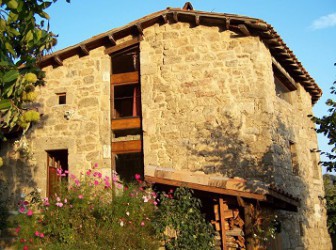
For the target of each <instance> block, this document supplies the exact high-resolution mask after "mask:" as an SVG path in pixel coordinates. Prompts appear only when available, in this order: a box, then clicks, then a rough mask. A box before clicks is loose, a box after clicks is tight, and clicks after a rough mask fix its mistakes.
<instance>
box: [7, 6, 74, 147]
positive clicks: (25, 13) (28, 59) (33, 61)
mask: <svg viewBox="0 0 336 250" xmlns="http://www.w3.org/2000/svg"><path fill="white" fill-rule="evenodd" d="M56 1H57V0H53V1H52V2H51V1H45V0H0V141H1V140H3V139H4V137H3V133H2V132H3V131H4V129H6V130H7V131H10V130H12V129H13V128H14V127H17V126H20V127H22V128H23V129H25V130H26V129H28V128H29V126H30V124H31V123H32V122H37V121H38V120H39V118H40V116H39V113H38V112H37V111H35V110H34V109H32V108H29V107H31V106H29V105H28V104H29V103H31V102H33V101H34V100H35V98H36V93H35V91H34V90H35V87H36V86H40V85H43V84H44V80H43V79H44V77H45V74H44V72H43V71H42V70H41V69H40V68H39V67H38V60H39V59H40V58H41V57H42V56H43V55H45V54H46V53H47V52H48V51H50V49H51V48H52V47H53V46H54V45H55V44H56V36H55V35H54V34H53V33H52V32H50V31H49V15H48V14H47V13H46V12H45V10H46V9H47V8H48V7H49V6H50V5H51V4H52V3H53V2H56ZM66 1H67V2H69V1H70V0H66Z"/></svg>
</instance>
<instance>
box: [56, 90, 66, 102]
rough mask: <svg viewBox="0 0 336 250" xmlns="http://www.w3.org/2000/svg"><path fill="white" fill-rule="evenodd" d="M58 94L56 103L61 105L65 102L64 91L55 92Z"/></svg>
mask: <svg viewBox="0 0 336 250" xmlns="http://www.w3.org/2000/svg"><path fill="white" fill-rule="evenodd" d="M56 95H57V96H58V104H60V105H62V104H66V93H65V92H64V93H57V94H56Z"/></svg>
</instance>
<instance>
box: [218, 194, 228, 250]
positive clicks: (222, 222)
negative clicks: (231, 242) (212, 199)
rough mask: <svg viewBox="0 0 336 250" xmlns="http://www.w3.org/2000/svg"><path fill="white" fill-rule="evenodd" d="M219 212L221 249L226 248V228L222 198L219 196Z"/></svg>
mask: <svg viewBox="0 0 336 250" xmlns="http://www.w3.org/2000/svg"><path fill="white" fill-rule="evenodd" d="M219 213H220V224H221V238H222V249H223V250H226V249H227V247H226V230H225V217H224V213H225V206H224V200H223V198H219Z"/></svg>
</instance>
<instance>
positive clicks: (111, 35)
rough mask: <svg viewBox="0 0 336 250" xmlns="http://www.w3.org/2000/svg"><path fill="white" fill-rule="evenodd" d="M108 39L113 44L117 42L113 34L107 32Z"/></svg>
mask: <svg viewBox="0 0 336 250" xmlns="http://www.w3.org/2000/svg"><path fill="white" fill-rule="evenodd" d="M108 39H109V40H110V42H111V43H112V45H113V46H114V45H116V44H117V42H116V41H115V40H114V37H113V34H109V35H108Z"/></svg>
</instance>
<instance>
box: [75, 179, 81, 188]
mask: <svg viewBox="0 0 336 250" xmlns="http://www.w3.org/2000/svg"><path fill="white" fill-rule="evenodd" d="M75 184H76V186H77V187H79V186H80V182H79V180H78V179H76V180H75Z"/></svg>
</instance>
